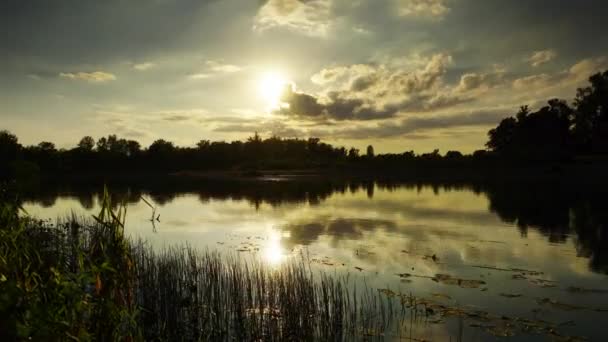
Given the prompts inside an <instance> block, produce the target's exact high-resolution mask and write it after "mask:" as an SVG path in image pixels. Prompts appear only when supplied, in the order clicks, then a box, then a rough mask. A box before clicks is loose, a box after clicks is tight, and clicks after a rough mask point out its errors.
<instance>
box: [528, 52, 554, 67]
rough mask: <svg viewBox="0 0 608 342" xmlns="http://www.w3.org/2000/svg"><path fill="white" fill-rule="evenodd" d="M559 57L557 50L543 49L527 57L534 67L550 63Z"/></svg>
mask: <svg viewBox="0 0 608 342" xmlns="http://www.w3.org/2000/svg"><path fill="white" fill-rule="evenodd" d="M556 57H557V52H556V51H555V50H542V51H536V52H534V53H532V55H531V56H530V57H528V58H526V61H527V62H529V63H530V64H531V65H532V66H533V67H535V68H536V67H539V66H541V65H543V64H546V63H549V62H551V61H552V60H554V59H555V58H556Z"/></svg>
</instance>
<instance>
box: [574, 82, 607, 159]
mask: <svg viewBox="0 0 608 342" xmlns="http://www.w3.org/2000/svg"><path fill="white" fill-rule="evenodd" d="M589 83H591V85H590V86H588V87H585V88H580V89H578V90H577V94H576V99H575V100H574V106H575V111H574V120H573V121H574V125H573V126H574V128H573V130H574V136H575V140H576V144H577V149H578V150H579V152H596V153H597V152H603V153H606V152H608V70H607V71H604V72H603V73H597V74H595V75H593V76H591V77H590V78H589Z"/></svg>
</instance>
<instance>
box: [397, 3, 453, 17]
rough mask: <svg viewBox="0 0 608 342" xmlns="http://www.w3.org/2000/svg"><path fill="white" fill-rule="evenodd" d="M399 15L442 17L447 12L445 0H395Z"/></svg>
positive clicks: (448, 9)
mask: <svg viewBox="0 0 608 342" xmlns="http://www.w3.org/2000/svg"><path fill="white" fill-rule="evenodd" d="M397 5H398V11H399V15H400V16H404V17H423V18H432V19H443V18H444V17H445V16H446V15H447V14H448V13H449V12H450V8H449V7H447V5H446V1H445V0H397Z"/></svg>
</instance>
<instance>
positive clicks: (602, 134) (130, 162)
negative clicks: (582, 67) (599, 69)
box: [0, 71, 608, 179]
mask: <svg viewBox="0 0 608 342" xmlns="http://www.w3.org/2000/svg"><path fill="white" fill-rule="evenodd" d="M589 81H590V85H589V86H588V87H585V88H581V89H578V92H577V95H576V98H575V100H574V102H573V103H572V104H568V103H567V102H566V101H564V100H559V99H553V100H550V101H549V102H548V105H547V106H545V107H542V108H541V109H539V110H537V111H536V112H532V111H531V110H530V109H529V107H527V106H524V107H522V108H521V110H520V111H519V113H517V114H516V116H515V117H509V118H506V119H504V120H502V122H501V123H500V124H499V125H498V126H497V127H496V128H494V129H492V130H490V132H489V133H488V136H489V140H488V142H487V144H486V146H487V149H486V150H478V151H476V152H474V153H472V154H470V155H464V154H462V153H460V152H458V151H449V152H447V153H446V154H443V155H442V154H440V153H439V150H435V151H434V152H433V153H426V154H415V153H414V152H413V151H409V152H404V153H401V154H379V155H376V154H375V153H374V148H373V146H371V145H370V146H368V147H367V149H366V151H359V150H358V149H355V148H350V149H347V148H344V147H334V146H332V145H329V144H326V143H323V142H321V141H320V140H319V139H318V138H309V139H282V138H280V137H270V138H267V139H262V138H261V137H260V136H259V135H258V134H257V133H256V134H255V135H254V136H252V137H250V138H249V139H247V140H246V141H232V142H223V141H219V142H211V141H208V140H201V141H200V142H199V143H198V144H197V145H196V146H195V147H179V146H176V145H175V144H174V143H172V142H170V141H167V140H163V139H159V140H156V141H154V142H153V143H152V144H151V145H150V146H148V147H146V148H144V147H142V145H141V144H140V143H139V142H137V141H134V140H127V139H122V138H119V137H117V136H116V135H110V136H108V137H103V138H100V139H99V140H97V141H95V139H93V138H92V137H90V136H86V137H84V138H82V139H81V140H80V142H79V143H78V144H77V145H76V146H75V147H74V148H71V149H57V148H56V146H55V145H54V144H53V143H51V142H41V143H39V144H38V145H35V146H22V145H21V144H19V141H18V138H17V137H16V136H15V135H13V134H11V133H10V132H8V131H0V178H4V179H6V178H14V177H16V176H21V177H24V176H25V177H27V176H28V175H45V176H53V175H75V174H116V173H131V174H133V173H139V174H141V173H167V172H174V171H183V170H197V171H210V170H239V171H255V170H267V169H292V170H293V169H344V168H348V169H350V170H352V169H357V168H359V169H367V170H370V169H374V170H376V171H378V170H380V171H385V172H398V171H399V170H401V169H403V168H409V169H411V168H419V169H425V168H432V167H436V166H446V165H447V166H454V165H456V166H458V165H467V166H470V167H478V166H479V165H488V164H492V163H496V162H500V163H504V162H508V163H515V162H518V163H521V162H548V161H550V162H555V161H567V160H571V159H572V158H573V157H575V156H581V155H599V154H603V155H605V154H608V71H605V72H603V73H598V74H596V75H593V76H591V77H590V79H589Z"/></svg>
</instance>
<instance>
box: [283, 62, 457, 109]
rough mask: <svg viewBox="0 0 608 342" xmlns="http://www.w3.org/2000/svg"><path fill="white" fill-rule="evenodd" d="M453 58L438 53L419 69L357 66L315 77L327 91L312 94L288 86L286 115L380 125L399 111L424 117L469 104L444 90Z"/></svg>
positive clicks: (338, 68) (324, 70)
mask: <svg viewBox="0 0 608 342" xmlns="http://www.w3.org/2000/svg"><path fill="white" fill-rule="evenodd" d="M451 63H452V57H451V56H450V55H448V54H445V53H439V54H435V55H433V56H431V57H430V58H428V59H427V60H426V61H425V63H424V64H423V65H422V66H421V67H419V68H418V69H415V70H402V69H401V68H398V67H397V68H395V67H391V66H387V65H372V64H355V65H351V66H337V67H333V68H326V69H323V70H321V71H320V72H319V73H317V74H315V75H313V76H312V77H311V80H312V81H313V83H316V84H318V85H322V86H324V88H325V89H324V92H323V93H320V94H317V95H312V94H307V93H304V92H301V91H296V90H295V89H294V88H293V87H288V88H287V89H286V91H285V93H284V95H283V101H284V102H285V104H286V106H285V107H284V108H282V109H281V110H280V112H281V113H283V114H286V115H290V116H294V117H298V118H309V119H316V120H327V119H333V120H377V119H386V118H391V117H394V116H396V115H397V114H398V113H400V112H406V111H410V112H420V111H428V110H431V109H436V108H442V107H446V106H452V105H456V104H459V103H463V102H466V101H468V98H466V97H465V96H463V94H456V93H455V92H454V91H453V90H450V89H448V88H446V87H445V86H444V82H443V77H444V75H445V74H446V72H447V68H448V67H449V65H451Z"/></svg>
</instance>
